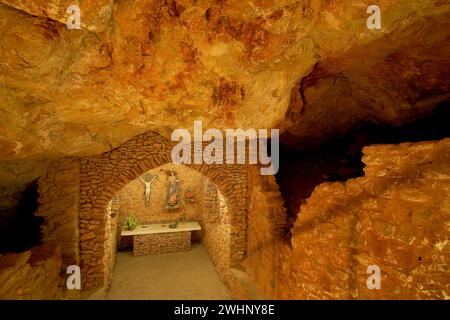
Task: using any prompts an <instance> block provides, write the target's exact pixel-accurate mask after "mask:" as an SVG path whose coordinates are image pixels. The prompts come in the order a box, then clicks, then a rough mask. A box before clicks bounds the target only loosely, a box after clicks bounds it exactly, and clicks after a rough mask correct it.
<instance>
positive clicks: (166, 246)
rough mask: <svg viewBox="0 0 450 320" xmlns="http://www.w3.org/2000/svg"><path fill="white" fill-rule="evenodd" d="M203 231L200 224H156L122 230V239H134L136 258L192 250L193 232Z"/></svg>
mask: <svg viewBox="0 0 450 320" xmlns="http://www.w3.org/2000/svg"><path fill="white" fill-rule="evenodd" d="M196 230H201V227H200V225H199V224H198V222H195V221H194V222H179V223H155V224H144V225H137V226H136V228H135V229H133V230H127V229H126V228H124V229H122V232H121V235H122V237H126V236H132V237H133V254H134V256H143V255H151V254H161V253H170V252H181V251H189V250H191V233H192V231H196Z"/></svg>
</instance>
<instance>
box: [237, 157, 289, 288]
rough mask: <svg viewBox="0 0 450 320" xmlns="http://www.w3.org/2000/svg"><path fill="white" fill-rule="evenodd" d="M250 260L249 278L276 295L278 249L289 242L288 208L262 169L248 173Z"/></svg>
mask: <svg viewBox="0 0 450 320" xmlns="http://www.w3.org/2000/svg"><path fill="white" fill-rule="evenodd" d="M248 180H249V192H248V194H249V196H248V204H247V205H248V230H247V257H246V259H245V263H244V267H245V270H246V273H247V275H248V276H250V277H251V278H252V279H253V281H255V283H257V284H258V285H259V286H260V287H261V288H262V290H263V292H264V293H265V294H266V295H267V297H272V296H274V295H275V290H276V281H277V280H278V279H277V273H278V272H279V271H278V268H279V266H278V264H279V261H278V260H277V259H276V258H275V257H277V256H278V252H277V250H279V247H283V245H284V244H285V241H286V238H285V236H286V231H287V230H286V228H287V220H286V209H285V208H284V206H283V204H284V200H283V198H282V197H281V193H280V191H279V188H278V185H277V183H276V181H275V177H274V176H261V175H260V173H259V168H258V167H256V166H252V167H250V168H249V170H248Z"/></svg>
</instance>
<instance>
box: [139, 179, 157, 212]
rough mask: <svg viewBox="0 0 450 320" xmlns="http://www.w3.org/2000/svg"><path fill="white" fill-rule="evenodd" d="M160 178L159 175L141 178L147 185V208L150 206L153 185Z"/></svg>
mask: <svg viewBox="0 0 450 320" xmlns="http://www.w3.org/2000/svg"><path fill="white" fill-rule="evenodd" d="M156 178H158V176H157V175H151V174H146V175H144V176H142V177H139V179H141V181H142V182H143V183H144V184H145V206H146V207H148V206H150V196H151V194H152V183H153V181H154V180H155V179H156Z"/></svg>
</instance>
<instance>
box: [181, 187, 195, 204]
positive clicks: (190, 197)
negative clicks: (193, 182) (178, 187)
mask: <svg viewBox="0 0 450 320" xmlns="http://www.w3.org/2000/svg"><path fill="white" fill-rule="evenodd" d="M194 196H195V195H194V192H193V191H191V190H187V191H186V192H185V193H184V199H185V200H186V201H187V202H194Z"/></svg>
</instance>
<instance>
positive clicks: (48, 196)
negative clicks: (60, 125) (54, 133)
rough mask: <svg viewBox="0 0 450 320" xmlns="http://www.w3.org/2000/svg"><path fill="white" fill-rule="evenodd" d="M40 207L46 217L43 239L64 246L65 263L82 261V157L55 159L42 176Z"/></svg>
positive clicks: (63, 259)
mask: <svg viewBox="0 0 450 320" xmlns="http://www.w3.org/2000/svg"><path fill="white" fill-rule="evenodd" d="M38 191H39V200H38V201H39V208H38V210H37V212H36V216H42V217H44V218H45V222H44V223H43V224H42V227H41V229H42V240H43V242H44V243H46V244H51V245H59V246H60V247H61V254H62V261H63V266H64V267H67V266H68V265H72V264H76V265H78V264H79V262H80V256H79V255H80V248H79V231H78V226H79V214H78V205H79V198H80V161H79V160H78V159H74V158H65V159H60V160H57V161H53V162H51V163H50V165H49V166H48V169H47V172H46V174H45V175H44V176H43V177H41V178H40V179H39V189H38Z"/></svg>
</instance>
